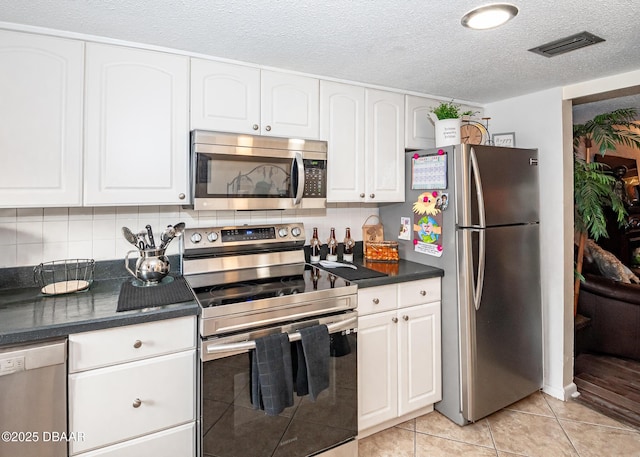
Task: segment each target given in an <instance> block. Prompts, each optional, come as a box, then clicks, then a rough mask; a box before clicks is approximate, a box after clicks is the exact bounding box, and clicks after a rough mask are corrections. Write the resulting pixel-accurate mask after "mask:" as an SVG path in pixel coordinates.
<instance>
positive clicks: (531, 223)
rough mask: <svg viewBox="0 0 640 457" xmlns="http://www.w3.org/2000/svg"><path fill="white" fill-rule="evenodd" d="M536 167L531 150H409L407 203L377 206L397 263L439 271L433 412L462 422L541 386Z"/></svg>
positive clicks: (540, 311)
mask: <svg viewBox="0 0 640 457" xmlns="http://www.w3.org/2000/svg"><path fill="white" fill-rule="evenodd" d="M423 161H433V162H434V163H437V164H438V165H436V166H433V163H432V164H431V165H429V166H427V167H426V168H424V167H422V166H421V165H419V164H421V163H422V162H423ZM537 164H538V151H537V150H536V149H516V148H504V147H494V146H476V145H473V146H471V145H457V146H448V147H445V148H440V149H433V150H423V151H411V152H407V153H406V157H405V173H406V181H405V182H406V186H407V189H406V192H405V203H398V204H388V205H381V206H380V217H381V220H382V222H383V223H384V227H385V235H386V236H385V238H386V239H388V240H392V239H395V238H396V233H397V234H398V236H400V239H399V240H398V242H399V252H400V257H401V258H403V259H407V260H411V261H414V262H418V263H423V264H428V265H432V266H435V267H439V268H442V269H443V270H444V271H445V274H444V277H443V278H442V370H443V371H442V388H443V398H442V401H441V402H439V403H437V404H436V409H437V410H438V411H440V412H441V413H443V414H444V415H445V416H447V417H448V418H450V419H451V420H453V421H454V422H456V423H458V424H460V425H464V424H467V423H469V422H474V421H477V420H479V419H481V418H483V417H486V416H488V415H489V414H491V413H493V412H495V411H497V410H499V409H501V408H503V407H505V406H508V405H509V404H511V403H514V402H516V401H518V400H520V399H522V398H524V397H526V396H528V395H530V394H531V393H533V392H535V391H537V390H538V389H540V388H541V387H542V308H541V290H540V249H539V242H540V235H539V205H540V204H539V192H538V187H539V184H538V167H537ZM423 165H424V163H423ZM431 175H435V176H431ZM425 176H426V178H425ZM444 196H446V200H445V198H444ZM435 200H437V203H436V204H435V207H437V206H438V205H440V206H439V210H440V212H439V213H438V214H439V215H438V217H437V218H436V219H437V221H438V223H437V224H436V222H434V225H437V226H438V228H437V230H436V231H435V232H434V234H433V235H432V238H430V241H428V243H430V244H425V243H422V242H420V243H419V242H418V241H420V240H422V239H426V238H421V236H423V235H424V232H422V233H421V232H420V231H419V229H420V224H421V223H422V222H424V221H426V219H420V218H421V217H423V215H422V214H421V213H419V212H416V209H417V210H418V211H419V210H420V209H421V208H422V209H423V210H426V209H425V206H426V205H432V203H429V202H433V201H435ZM443 201H444V204H443ZM430 210H431V211H432V212H433V211H434V209H433V208H430ZM424 217H426V216H424ZM407 218H408V219H407ZM407 232H408V233H407ZM434 240H435V241H434ZM421 246H422V247H423V248H424V247H426V248H428V249H420V247H421ZM418 251H420V252H418Z"/></svg>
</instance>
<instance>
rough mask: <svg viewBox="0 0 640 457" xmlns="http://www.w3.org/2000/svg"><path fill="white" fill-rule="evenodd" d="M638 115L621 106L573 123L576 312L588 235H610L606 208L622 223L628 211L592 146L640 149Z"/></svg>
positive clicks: (595, 236)
mask: <svg viewBox="0 0 640 457" xmlns="http://www.w3.org/2000/svg"><path fill="white" fill-rule="evenodd" d="M636 119H637V112H636V110H635V109H634V108H621V109H618V110H615V111H611V112H609V113H604V114H599V115H597V116H596V117H594V118H593V119H592V120H590V121H587V122H585V123H584V124H576V125H574V126H573V147H574V174H573V184H574V201H575V229H576V231H577V232H578V233H579V234H580V237H579V240H580V241H579V243H578V257H577V260H576V279H575V283H574V314H575V312H576V310H577V306H578V294H579V292H580V280H581V278H582V259H583V256H584V245H585V243H586V240H587V236H590V237H591V238H593V239H594V240H597V239H598V238H600V237H603V236H604V237H607V228H606V225H607V220H606V217H605V214H604V208H607V207H610V208H612V209H613V212H614V213H615V215H616V219H617V221H618V223H619V224H622V223H623V222H624V220H625V217H626V214H627V212H626V210H625V208H624V204H623V203H622V201H621V200H620V197H619V196H618V195H617V194H616V193H615V192H614V190H613V188H614V186H613V185H614V183H615V178H614V177H613V176H612V174H611V173H610V171H608V170H607V169H606V168H605V167H604V166H603V165H602V164H600V163H597V162H591V148H592V147H593V146H594V144H597V145H598V146H599V149H598V151H599V153H600V154H601V155H603V156H604V155H605V154H606V153H607V151H612V150H615V149H616V146H617V145H624V146H629V147H632V148H635V149H640V133H638V132H637V131H636V130H634V128H639V127H640V122H639V121H637V120H636ZM581 142H584V145H585V148H586V155H585V159H580V158H579V157H578V154H577V151H578V148H579V147H580V144H581Z"/></svg>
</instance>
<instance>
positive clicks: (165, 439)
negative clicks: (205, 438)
mask: <svg viewBox="0 0 640 457" xmlns="http://www.w3.org/2000/svg"><path fill="white" fill-rule="evenodd" d="M195 432H196V426H195V422H191V423H189V424H185V425H181V426H180V427H174V428H171V429H169V430H163V431H161V432H158V433H152V434H151V435H146V436H143V437H141V438H137V439H135V440H130V441H125V442H124V443H119V444H114V445H113V446H108V447H105V448H102V449H96V450H95V451H90V452H85V453H83V454H79V455H78V457H140V456H145V455H149V456H153V457H176V456H194V455H196V447H195Z"/></svg>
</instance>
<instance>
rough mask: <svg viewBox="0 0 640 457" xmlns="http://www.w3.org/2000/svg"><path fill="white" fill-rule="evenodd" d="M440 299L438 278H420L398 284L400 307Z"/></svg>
mask: <svg viewBox="0 0 640 457" xmlns="http://www.w3.org/2000/svg"><path fill="white" fill-rule="evenodd" d="M439 300H440V278H429V279H422V280H420V281H410V282H403V283H401V284H398V302H399V303H400V308H404V307H405V306H413V305H421V304H423V303H431V302H434V301H439Z"/></svg>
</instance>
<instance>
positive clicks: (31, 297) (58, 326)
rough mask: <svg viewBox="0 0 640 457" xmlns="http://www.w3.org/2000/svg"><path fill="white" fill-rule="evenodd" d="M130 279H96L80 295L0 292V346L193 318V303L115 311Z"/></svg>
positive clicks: (20, 290)
mask: <svg viewBox="0 0 640 457" xmlns="http://www.w3.org/2000/svg"><path fill="white" fill-rule="evenodd" d="M131 280H132V278H131V277H127V278H116V279H96V280H95V281H93V283H92V284H91V287H90V288H89V289H88V290H86V291H83V292H76V293H71V294H64V295H55V296H45V295H43V294H42V293H41V292H40V288H39V287H26V288H15V289H4V290H0V345H5V344H15V343H26V342H33V341H38V340H43V339H48V338H53V337H64V336H67V335H70V334H72V333H79V332H86V331H90V330H100V329H104V328H110V327H118V326H122V325H132V324H139V323H142V322H150V321H156V320H162V319H170V318H174V317H181V316H189V315H197V314H198V312H199V309H200V307H199V305H198V303H197V302H196V301H195V299H194V300H193V301H188V302H183V303H178V304H172V305H166V306H158V307H153V308H144V309H141V310H134V311H124V312H116V307H117V304H118V296H119V293H120V287H121V286H122V284H123V282H125V281H129V282H131Z"/></svg>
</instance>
